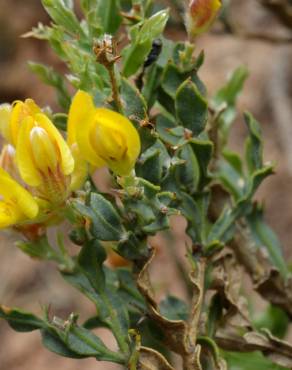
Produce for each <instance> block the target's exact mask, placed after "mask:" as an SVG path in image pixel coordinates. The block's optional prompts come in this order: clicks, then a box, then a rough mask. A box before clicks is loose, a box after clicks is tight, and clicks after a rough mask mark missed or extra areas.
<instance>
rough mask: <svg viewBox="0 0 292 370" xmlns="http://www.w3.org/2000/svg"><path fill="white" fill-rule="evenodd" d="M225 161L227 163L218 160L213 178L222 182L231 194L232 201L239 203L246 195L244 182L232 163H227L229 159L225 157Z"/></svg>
mask: <svg viewBox="0 0 292 370" xmlns="http://www.w3.org/2000/svg"><path fill="white" fill-rule="evenodd" d="M226 159H228V161H224V160H220V161H219V162H218V168H217V172H216V175H215V176H216V178H218V179H219V180H220V182H222V185H223V186H224V187H225V189H226V190H228V191H229V192H230V193H231V194H232V196H233V198H234V200H235V201H239V199H241V198H243V197H244V196H245V194H246V187H247V185H246V180H245V178H244V176H243V174H242V173H240V172H238V171H237V168H236V167H234V163H232V164H230V163H229V157H226Z"/></svg>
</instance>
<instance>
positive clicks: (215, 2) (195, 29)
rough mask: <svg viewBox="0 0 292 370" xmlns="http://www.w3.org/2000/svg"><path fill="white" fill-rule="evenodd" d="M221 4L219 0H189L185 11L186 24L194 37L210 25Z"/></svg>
mask: <svg viewBox="0 0 292 370" xmlns="http://www.w3.org/2000/svg"><path fill="white" fill-rule="evenodd" d="M221 6H222V4H221V1H220V0H191V1H190V3H189V6H188V9H187V12H186V26H187V30H188V33H189V35H190V36H191V37H192V38H194V37H196V36H198V35H200V34H202V33H204V32H206V31H208V29H209V28H210V27H211V25H212V23H213V21H214V20H215V18H216V16H217V13H218V11H219V9H220V8H221Z"/></svg>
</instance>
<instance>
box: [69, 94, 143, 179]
mask: <svg viewBox="0 0 292 370" xmlns="http://www.w3.org/2000/svg"><path fill="white" fill-rule="evenodd" d="M68 122H69V124H68V132H69V134H70V136H71V137H72V136H75V139H76V142H77V144H78V147H79V150H80V153H82V156H83V157H84V158H85V159H86V160H87V161H88V162H89V163H91V164H92V165H93V166H95V167H96V168H99V167H104V166H108V167H109V168H110V169H111V170H112V171H113V172H114V173H116V174H117V175H128V174H129V173H130V171H131V170H132V168H133V167H134V166H135V162H136V160H137V157H138V155H139V153H140V137H139V134H138V132H137V130H136V129H135V127H134V126H133V124H132V123H131V122H130V121H129V120H128V119H127V118H126V117H124V116H122V115H121V114H119V113H116V112H113V111H111V110H109V109H106V108H95V107H94V104H93V100H92V98H91V96H90V95H89V94H87V93H86V92H84V91H78V92H77V94H76V95H75V97H74V99H73V101H72V105H71V108H70V112H69V121H68Z"/></svg>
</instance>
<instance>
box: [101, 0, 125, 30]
mask: <svg viewBox="0 0 292 370" xmlns="http://www.w3.org/2000/svg"><path fill="white" fill-rule="evenodd" d="M95 3H96V1H95ZM95 11H96V13H97V18H98V20H99V23H100V25H101V28H102V30H103V33H109V34H111V35H114V34H115V33H116V32H117V30H118V28H119V27H120V25H121V23H122V16H121V14H120V12H121V7H120V1H119V0H107V1H103V0H99V1H97V6H96V9H95Z"/></svg>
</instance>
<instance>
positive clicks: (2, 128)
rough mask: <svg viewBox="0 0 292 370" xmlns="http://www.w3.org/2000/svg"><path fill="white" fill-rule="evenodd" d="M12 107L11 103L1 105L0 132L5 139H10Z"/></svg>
mask: <svg viewBox="0 0 292 370" xmlns="http://www.w3.org/2000/svg"><path fill="white" fill-rule="evenodd" d="M11 110H12V107H11V105H10V104H6V103H5V104H1V105H0V134H1V135H2V136H3V137H4V139H5V140H7V141H9V139H10V117H11Z"/></svg>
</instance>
